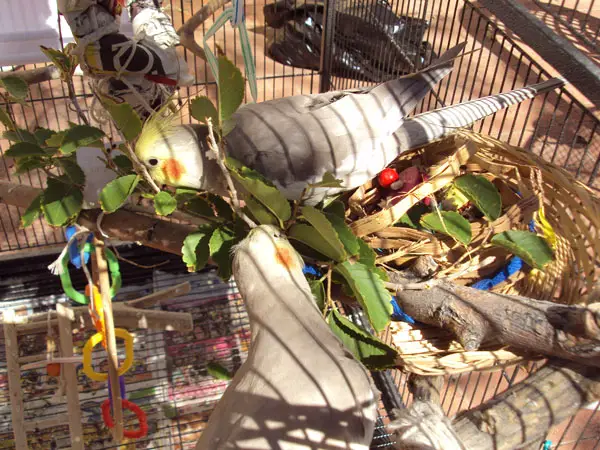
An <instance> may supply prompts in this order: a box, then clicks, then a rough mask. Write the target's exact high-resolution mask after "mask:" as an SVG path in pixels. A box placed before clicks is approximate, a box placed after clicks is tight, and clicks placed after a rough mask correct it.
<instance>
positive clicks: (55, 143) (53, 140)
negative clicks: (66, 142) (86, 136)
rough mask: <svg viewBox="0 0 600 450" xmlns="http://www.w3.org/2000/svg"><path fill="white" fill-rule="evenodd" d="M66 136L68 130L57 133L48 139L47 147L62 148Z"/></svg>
mask: <svg viewBox="0 0 600 450" xmlns="http://www.w3.org/2000/svg"><path fill="white" fill-rule="evenodd" d="M66 134H67V130H63V131H58V132H57V133H55V134H53V135H52V136H50V137H49V138H48V139H46V145H47V146H48V147H56V148H58V147H60V146H61V145H62V142H63V139H64V138H65V135H66Z"/></svg>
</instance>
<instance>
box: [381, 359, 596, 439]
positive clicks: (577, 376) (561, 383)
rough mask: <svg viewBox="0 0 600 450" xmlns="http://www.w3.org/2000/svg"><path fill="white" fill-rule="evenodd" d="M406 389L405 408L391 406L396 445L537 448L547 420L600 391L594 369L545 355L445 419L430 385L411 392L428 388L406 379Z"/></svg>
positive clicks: (560, 418)
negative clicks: (527, 371)
mask: <svg viewBox="0 0 600 450" xmlns="http://www.w3.org/2000/svg"><path fill="white" fill-rule="evenodd" d="M434 384H435V383H434ZM409 389H411V392H412V393H413V394H414V395H415V401H414V402H413V404H412V405H411V407H410V408H408V409H405V410H396V411H395V413H396V418H395V419H394V420H393V421H392V422H391V423H390V425H389V430H390V431H391V432H392V433H393V434H394V437H395V438H396V448H398V449H403V450H405V449H420V450H425V449H427V450H464V449H469V450H509V449H516V448H525V447H527V448H539V443H540V442H541V441H542V440H543V439H544V437H545V436H546V435H547V433H548V430H549V429H550V428H551V427H552V426H554V425H558V424H559V423H561V422H562V421H563V420H565V419H567V418H568V417H570V416H572V415H574V414H576V413H577V411H578V410H579V409H580V408H582V407H583V406H585V405H587V404H589V403H591V402H593V401H594V400H596V399H597V398H599V397H600V371H598V370H597V369H596V368H595V367H584V366H578V365H575V364H572V363H568V362H560V361H558V360H556V361H550V362H549V363H548V364H547V365H546V366H545V367H543V368H541V369H540V370H538V371H537V372H535V373H534V374H533V375H531V376H530V377H529V378H527V379H526V380H524V381H521V382H520V383H517V384H515V385H514V386H512V387H511V388H510V389H508V390H507V391H505V392H503V393H502V394H500V395H497V396H495V397H494V398H493V399H491V400H489V401H488V402H486V403H484V404H482V405H480V406H478V407H476V408H473V409H470V410H468V411H464V412H461V413H459V414H458V415H457V416H456V417H454V419H453V420H452V421H451V422H450V420H449V419H448V418H447V417H445V416H444V415H443V413H442V412H441V409H440V407H439V405H438V404H437V403H436V401H435V399H434V398H433V397H434V396H435V393H434V391H435V389H433V391H432V390H431V388H430V390H429V392H430V394H431V395H429V398H427V397H428V395H427V394H425V395H424V396H422V397H424V398H417V395H418V393H419V392H421V393H422V391H423V390H428V388H427V386H426V385H424V384H423V383H413V384H412V385H411V384H409ZM536 444H537V446H536ZM530 445H531V447H528V446H530Z"/></svg>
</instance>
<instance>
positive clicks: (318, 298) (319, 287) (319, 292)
mask: <svg viewBox="0 0 600 450" xmlns="http://www.w3.org/2000/svg"><path fill="white" fill-rule="evenodd" d="M308 284H309V286H310V291H311V292H312V294H313V296H314V297H315V303H316V304H317V308H319V311H323V310H324V309H325V286H324V283H323V281H322V280H308Z"/></svg>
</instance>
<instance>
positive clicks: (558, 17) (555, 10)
mask: <svg viewBox="0 0 600 450" xmlns="http://www.w3.org/2000/svg"><path fill="white" fill-rule="evenodd" d="M533 1H534V3H535V5H537V6H538V7H539V8H540V9H541V10H542V14H536V15H537V16H538V17H540V18H542V20H544V21H545V22H546V23H548V22H550V20H548V19H547V16H550V18H552V19H553V21H555V22H556V24H557V25H558V27H555V28H559V27H562V28H563V29H567V30H568V31H569V32H570V33H571V34H572V35H573V36H574V37H575V38H576V39H577V41H578V43H579V44H581V46H582V47H584V48H586V49H587V50H588V51H589V52H590V53H591V55H592V57H593V58H594V59H597V58H600V3H598V2H597V1H596V0H588V1H585V2H583V1H581V0H560V1H556V0H533Z"/></svg>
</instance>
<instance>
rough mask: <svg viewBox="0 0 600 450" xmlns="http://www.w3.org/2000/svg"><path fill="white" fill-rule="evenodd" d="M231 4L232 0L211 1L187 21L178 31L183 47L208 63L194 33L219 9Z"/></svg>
mask: <svg viewBox="0 0 600 450" xmlns="http://www.w3.org/2000/svg"><path fill="white" fill-rule="evenodd" d="M229 2H230V0H210V1H209V2H208V3H206V4H205V5H204V6H203V7H202V8H200V10H198V11H197V12H196V13H195V14H194V15H193V16H192V17H190V18H189V19H188V20H186V22H185V23H184V24H183V26H182V27H181V28H179V30H177V34H178V35H179V39H180V41H181V45H183V46H184V47H185V48H187V49H188V50H189V51H191V52H192V53H193V54H194V55H196V56H197V57H198V58H202V59H203V60H205V61H206V54H205V53H204V50H203V49H202V47H200V46H199V45H198V43H197V42H196V40H195V39H194V32H195V31H196V29H198V27H199V26H200V25H202V24H203V23H204V22H205V21H206V19H208V18H209V17H210V16H211V15H213V14H214V13H215V11H216V10H217V9H219V8H221V7H222V6H224V5H226V4H227V3H229Z"/></svg>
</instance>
